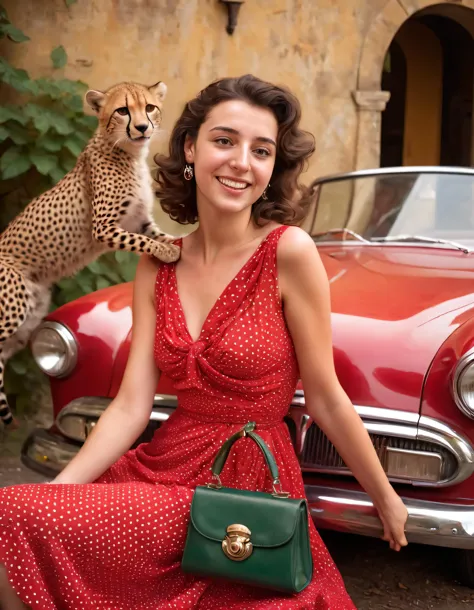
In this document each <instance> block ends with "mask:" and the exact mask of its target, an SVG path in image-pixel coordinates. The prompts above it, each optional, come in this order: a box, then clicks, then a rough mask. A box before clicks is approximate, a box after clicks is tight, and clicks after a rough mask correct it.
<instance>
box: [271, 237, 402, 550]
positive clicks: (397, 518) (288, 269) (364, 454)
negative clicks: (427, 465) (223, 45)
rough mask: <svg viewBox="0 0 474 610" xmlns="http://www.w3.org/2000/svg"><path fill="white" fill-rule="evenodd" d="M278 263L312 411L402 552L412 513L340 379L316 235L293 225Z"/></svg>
mask: <svg viewBox="0 0 474 610" xmlns="http://www.w3.org/2000/svg"><path fill="white" fill-rule="evenodd" d="M277 262H278V270H279V281H280V288H281V295H282V300H283V308H284V314H285V318H286V321H287V324H288V328H289V330H290V333H291V336H292V339H293V343H294V345H295V349H296V355H297V358H298V364H299V368H300V374H301V379H302V382H303V387H304V393H305V403H306V408H307V410H308V413H309V415H310V416H311V417H312V418H313V419H314V421H315V422H316V423H317V425H318V426H319V427H320V428H321V429H322V430H323V432H324V433H325V434H326V436H327V437H328V438H329V440H330V441H331V442H332V443H333V444H334V446H335V447H336V449H337V450H338V452H339V454H340V455H341V457H342V459H343V460H344V462H345V463H346V464H347V466H348V467H349V468H350V470H351V471H352V473H353V474H354V476H355V477H356V478H357V480H358V481H359V483H360V484H361V485H362V487H364V489H365V490H366V491H367V493H368V494H369V495H370V497H371V498H372V500H373V502H374V505H375V507H376V508H377V510H378V512H379V515H380V517H381V519H382V522H383V525H384V530H385V532H384V538H385V539H386V540H388V541H389V542H390V546H391V547H392V548H394V549H396V550H399V549H400V547H401V546H404V545H406V544H407V541H406V538H405V534H404V526H405V522H406V519H407V511H406V508H405V506H404V504H403V502H402V501H401V500H400V498H399V497H398V495H397V494H396V493H395V491H394V489H393V487H392V486H391V484H390V483H389V481H388V479H387V477H386V475H385V472H384V470H383V468H382V466H381V464H380V461H379V459H378V457H377V454H376V453H375V450H374V447H373V445H372V441H371V440H370V437H369V435H368V433H367V431H366V429H365V427H364V425H363V423H362V421H361V419H360V417H359V415H358V414H357V412H356V410H355V409H354V407H353V405H352V403H351V401H350V400H349V398H348V396H347V394H346V393H345V392H344V390H343V388H342V387H341V385H340V384H339V381H338V379H337V376H336V372H335V369H334V357H333V350H332V336H331V320H330V298H329V282H328V278H327V275H326V271H325V269H324V266H323V264H322V262H321V259H320V257H319V254H318V251H317V249H316V247H315V245H314V242H313V240H312V239H311V237H310V236H309V235H308V234H307V233H305V232H304V231H303V230H301V229H299V228H297V227H291V228H290V229H288V230H287V231H286V232H285V233H284V234H283V235H282V237H281V240H280V243H279V247H278V254H277Z"/></svg>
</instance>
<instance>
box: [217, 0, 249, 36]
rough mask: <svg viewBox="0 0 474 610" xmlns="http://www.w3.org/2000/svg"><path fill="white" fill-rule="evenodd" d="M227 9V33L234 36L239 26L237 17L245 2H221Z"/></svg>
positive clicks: (223, 0) (227, 0)
mask: <svg viewBox="0 0 474 610" xmlns="http://www.w3.org/2000/svg"><path fill="white" fill-rule="evenodd" d="M220 1H221V2H222V3H223V4H225V5H226V7H227V27H226V30H227V33H228V34H230V35H232V34H233V33H234V30H235V28H236V26H237V16H238V14H239V10H240V6H241V5H242V4H243V3H244V2H245V0H220Z"/></svg>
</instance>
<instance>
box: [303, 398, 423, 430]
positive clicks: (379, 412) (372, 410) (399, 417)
mask: <svg viewBox="0 0 474 610" xmlns="http://www.w3.org/2000/svg"><path fill="white" fill-rule="evenodd" d="M291 406H292V407H297V408H298V407H305V398H304V391H303V390H296V392H295V396H294V398H293V400H292V403H291ZM354 408H355V410H356V411H357V413H358V414H359V416H360V417H362V418H364V419H370V420H374V421H380V420H381V421H389V422H400V423H403V424H414V425H415V426H416V425H417V424H418V422H419V421H420V415H419V413H412V412H411V411H399V410H396V409H386V408H384V407H368V406H365V405H354Z"/></svg>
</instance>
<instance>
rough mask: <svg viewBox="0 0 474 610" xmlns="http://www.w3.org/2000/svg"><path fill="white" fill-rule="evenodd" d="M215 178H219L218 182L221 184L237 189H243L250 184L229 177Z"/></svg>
mask: <svg viewBox="0 0 474 610" xmlns="http://www.w3.org/2000/svg"><path fill="white" fill-rule="evenodd" d="M217 180H219V182H220V183H221V184H223V185H224V186H228V187H229V188H231V189H236V190H238V191H243V190H245V189H246V188H247V187H248V186H250V184H249V183H248V182H241V181H240V180H231V179H230V178H220V177H218V178H217Z"/></svg>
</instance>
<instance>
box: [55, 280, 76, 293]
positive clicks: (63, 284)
mask: <svg viewBox="0 0 474 610" xmlns="http://www.w3.org/2000/svg"><path fill="white" fill-rule="evenodd" d="M56 286H59V288H61V290H64V292H68V291H71V290H75V288H76V282H75V281H74V279H73V278H72V277H65V278H63V279H62V280H59V282H56Z"/></svg>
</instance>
